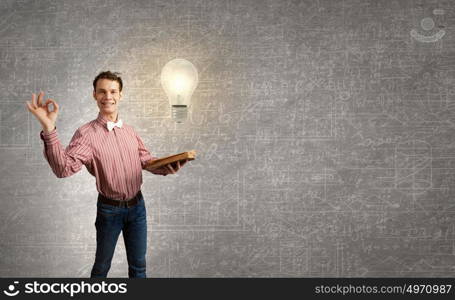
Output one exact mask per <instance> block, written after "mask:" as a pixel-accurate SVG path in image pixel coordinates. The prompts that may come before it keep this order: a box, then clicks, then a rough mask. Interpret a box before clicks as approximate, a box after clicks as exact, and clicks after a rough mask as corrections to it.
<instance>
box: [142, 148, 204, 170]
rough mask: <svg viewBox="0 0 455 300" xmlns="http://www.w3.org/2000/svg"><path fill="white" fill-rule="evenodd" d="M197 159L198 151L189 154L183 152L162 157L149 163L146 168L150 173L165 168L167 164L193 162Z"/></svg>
mask: <svg viewBox="0 0 455 300" xmlns="http://www.w3.org/2000/svg"><path fill="white" fill-rule="evenodd" d="M195 158H196V151H195V150H191V151H188V152H182V153H179V154H174V155H171V156H166V157H162V158H158V159H155V160H149V161H148V162H147V165H146V166H145V168H146V169H147V170H148V171H152V170H155V169H158V168H160V167H162V166H165V165H167V164H172V163H177V162H178V161H184V160H193V159H195Z"/></svg>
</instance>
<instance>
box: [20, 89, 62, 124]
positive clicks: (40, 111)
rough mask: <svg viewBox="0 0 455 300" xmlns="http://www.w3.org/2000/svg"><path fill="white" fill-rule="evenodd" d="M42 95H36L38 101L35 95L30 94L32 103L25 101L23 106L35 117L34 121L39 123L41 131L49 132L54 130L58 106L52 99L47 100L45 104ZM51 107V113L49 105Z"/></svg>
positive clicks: (41, 93)
mask: <svg viewBox="0 0 455 300" xmlns="http://www.w3.org/2000/svg"><path fill="white" fill-rule="evenodd" d="M43 98H44V93H43V92H40V93H39V94H38V99H37V100H35V99H36V95H35V94H32V101H31V102H29V101H27V102H26V103H25V104H26V106H27V108H28V110H29V111H30V112H31V113H32V114H33V115H34V116H35V117H36V119H37V120H38V121H39V122H40V123H41V126H42V127H43V130H44V131H45V132H51V131H52V130H54V128H55V122H56V121H57V115H58V104H57V102H55V101H54V100H52V99H47V100H46V102H43ZM51 104H52V105H53V106H54V109H53V110H52V111H51V110H50V108H49V105H51Z"/></svg>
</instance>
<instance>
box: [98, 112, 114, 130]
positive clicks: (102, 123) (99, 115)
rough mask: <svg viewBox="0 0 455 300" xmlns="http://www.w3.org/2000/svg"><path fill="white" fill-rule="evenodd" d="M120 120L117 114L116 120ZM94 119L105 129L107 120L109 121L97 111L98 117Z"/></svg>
mask: <svg viewBox="0 0 455 300" xmlns="http://www.w3.org/2000/svg"><path fill="white" fill-rule="evenodd" d="M118 120H120V118H119V115H118V114H117V121H118ZM96 121H97V122H98V123H99V124H100V125H101V126H102V127H104V128H106V130H107V122H108V121H109V120H108V119H106V117H105V116H103V115H102V114H101V113H98V118H96Z"/></svg>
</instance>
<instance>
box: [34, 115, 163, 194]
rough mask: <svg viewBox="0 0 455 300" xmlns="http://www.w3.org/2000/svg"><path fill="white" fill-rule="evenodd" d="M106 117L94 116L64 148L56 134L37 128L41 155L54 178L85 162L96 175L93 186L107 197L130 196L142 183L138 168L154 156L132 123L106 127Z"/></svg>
mask: <svg viewBox="0 0 455 300" xmlns="http://www.w3.org/2000/svg"><path fill="white" fill-rule="evenodd" d="M107 122H108V120H107V119H106V118H105V117H103V116H102V115H101V114H98V118H97V119H96V120H93V121H91V122H89V123H87V124H85V125H83V126H81V127H79V128H78V129H77V130H76V132H75V133H74V136H73V138H72V139H71V142H70V144H69V146H68V147H66V149H64V148H63V146H62V144H61V143H60V141H59V138H58V135H57V129H54V130H53V131H51V132H49V133H44V132H43V131H41V134H40V136H41V139H42V140H43V141H44V157H45V158H46V160H47V161H48V162H49V165H50V166H51V168H52V171H53V172H54V174H55V175H57V177H58V178H63V177H68V176H71V175H73V174H74V173H76V172H78V171H80V170H81V168H82V165H85V167H86V168H87V170H88V171H89V173H90V174H92V175H93V176H95V177H96V189H97V190H98V192H99V193H101V194H102V195H104V196H106V197H107V198H110V199H116V200H128V199H131V198H133V197H134V196H135V195H136V194H137V192H138V191H139V190H140V188H141V185H142V169H144V168H145V164H146V162H147V161H149V160H151V159H156V157H152V155H151V154H150V152H149V151H148V150H147V149H146V148H145V145H144V143H143V142H142V140H141V138H140V137H139V135H137V133H136V131H135V130H134V129H133V127H131V126H129V125H127V124H125V123H123V126H122V128H118V127H114V129H113V130H112V131H109V130H108V129H107Z"/></svg>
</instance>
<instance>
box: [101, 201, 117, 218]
mask: <svg viewBox="0 0 455 300" xmlns="http://www.w3.org/2000/svg"><path fill="white" fill-rule="evenodd" d="M119 213H120V212H119V210H118V207H114V206H110V205H105V204H101V205H99V206H98V208H97V215H99V216H101V217H103V218H111V217H114V216H116V215H118V214H119Z"/></svg>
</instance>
